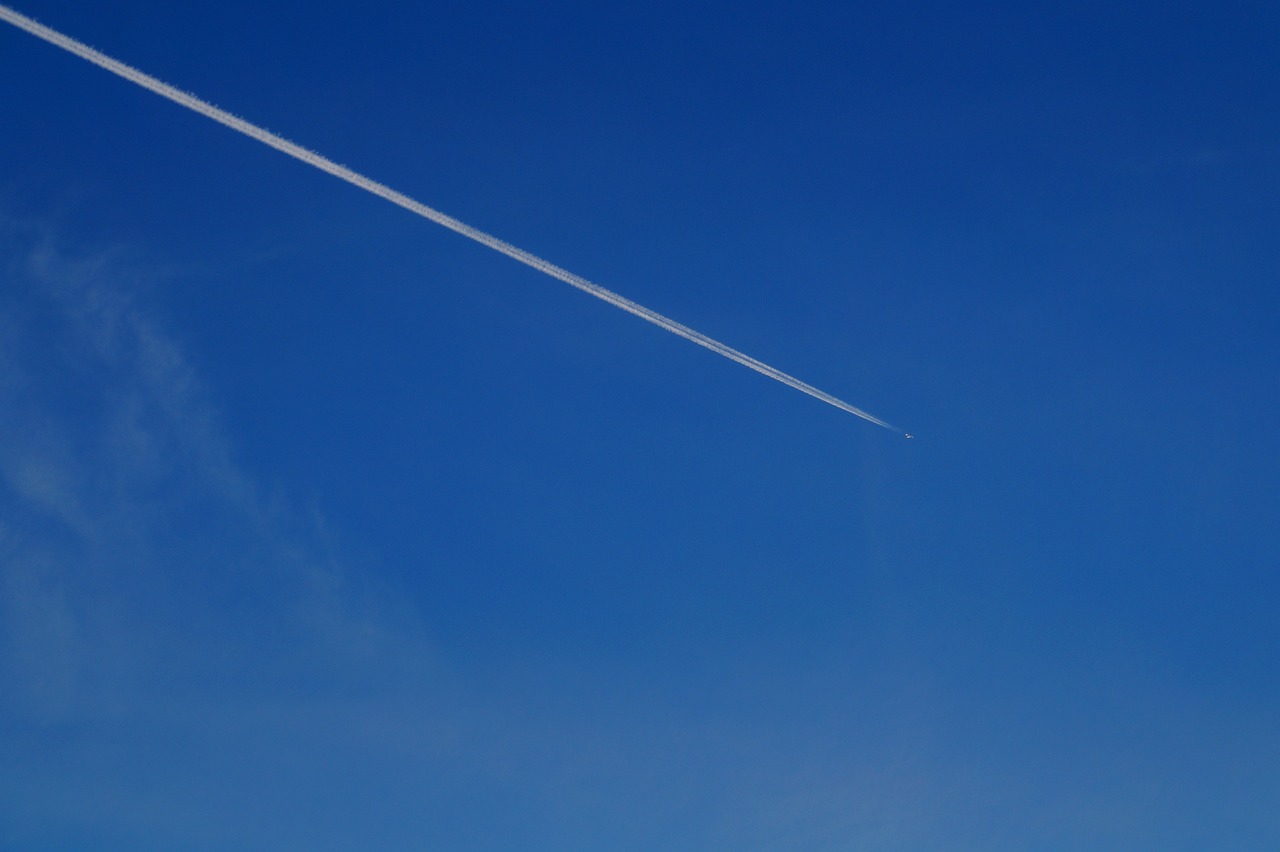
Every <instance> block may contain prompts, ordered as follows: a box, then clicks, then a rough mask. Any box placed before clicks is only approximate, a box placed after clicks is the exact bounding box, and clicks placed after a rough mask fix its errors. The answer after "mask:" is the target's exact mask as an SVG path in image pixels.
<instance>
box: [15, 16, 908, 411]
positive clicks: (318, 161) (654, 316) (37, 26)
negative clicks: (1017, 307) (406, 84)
mask: <svg viewBox="0 0 1280 852" xmlns="http://www.w3.org/2000/svg"><path fill="white" fill-rule="evenodd" d="M0 19H3V20H5V21H8V22H9V23H11V24H13V25H14V26H15V27H18V28H20V29H23V30H26V31H27V32H29V33H31V34H32V35H33V36H36V37H37V38H42V39H44V40H45V41H47V42H49V43H50V44H53V45H56V46H58V47H60V48H62V49H63V50H66V51H68V52H70V53H74V54H75V55H76V56H79V57H80V58H81V59H87V60H88V61H90V62H92V63H93V64H94V65H97V66H99V67H101V68H105V69H107V70H108V71H110V72H111V73H112V74H117V75H119V76H121V77H123V78H125V79H126V80H129V81H131V82H133V83H137V84H138V85H139V86H141V87H142V88H144V89H148V90H150V91H152V92H155V93H156V94H157V95H160V96H161V97H165V98H168V99H169V100H171V101H173V102H174V103H177V104H181V105H182V106H184V107H186V108H187V109H189V110H192V111H194V112H198V113H200V114H201V115H203V116H207V117H209V118H212V119H213V120H214V121H216V122H218V123H219V124H225V125H226V126H227V127H230V128H231V129H232V130H236V131H238V132H240V133H243V134H244V135H245V136H248V137H250V138H253V139H257V140H258V141H259V142H261V143H263V144H264V145H270V146H271V147H272V148H275V149H276V150H277V151H282V152H284V153H285V154H288V155H289V156H290V157H293V158H295V159H298V160H301V161H302V162H304V163H308V164H309V165H312V166H315V167H316V168H317V169H320V170H321V171H325V172H328V173H329V174H331V175H333V176H334V177H338V178H342V179H343V180H345V181H346V182H347V183H351V184H354V185H356V186H358V187H360V188H361V189H363V190H366V191H368V192H371V193H373V194H374V195H376V196H378V197H380V198H385V199H386V200H387V201H390V202H391V203H392V204H398V205H399V206H401V207H403V208H405V209H406V210H409V211H412V212H413V213H417V214H418V215H419V216H422V217H423V218H425V219H430V220H431V221H432V222H435V223H436V224H439V225H443V226H445V227H446V228H448V229H449V230H451V231H456V232H458V233H459V234H462V235H463V236H464V237H467V238H469V239H472V240H475V241H476V242H478V243H480V244H481V245H485V246H488V247H489V248H491V249H493V250H494V251H500V252H502V253H503V254H505V255H507V256H508V257H511V258H514V259H516V260H518V261H520V262H521V263H523V264H526V265H527V266H531V267H533V268H534V269H537V270H539V271H541V272H545V273H546V274H547V275H550V276H551V277H552V278H558V279H560V280H561V281H563V282H565V283H566V284H572V285H573V286H574V287H577V288H578V289H579V290H582V291H584V292H587V293H590V294H591V295H592V296H595V297H596V298H597V299H603V300H604V301H606V302H608V303H609V304H611V305H613V306H614V307H618V308H622V310H624V311H627V312H628V313H631V314H635V315H636V316H638V317H640V318H641V319H643V320H648V321H649V322H651V323H653V324H654V325H656V326H658V327H660V328H665V329H666V330H667V331H669V332H671V333H672V334H678V335H680V336H681V337H683V338H685V339H686V340H691V341H693V342H694V343H696V344H698V345H699V346H705V347H706V348H707V349H710V350H711V351H712V352H716V353H719V354H720V355H723V356H724V357H726V358H729V359H731V360H733V361H737V362H738V363H739V364H742V365H743V366H745V367H750V368H751V369H753V370H755V371H756V372H757V373H763V374H764V375H766V376H768V377H769V378H771V379H776V380H778V381H780V382H782V383H783V384H784V385H789V386H791V387H793V388H795V389H796V390H799V391H804V392H805V393H807V394H809V395H810V396H813V397H817V398H818V399H820V400H822V401H823V402H826V403H829V404H831V405H834V406H835V407H836V408H839V409H843V410H844V411H847V412H849V413H850V414H856V415H857V416H858V417H861V418H862V419H864V420H870V421H871V422H872V423H875V424H877V425H879V426H883V427H884V428H886V429H890V430H892V431H894V432H901V431H902V430H900V429H898V428H897V427H896V426H891V425H889V424H888V423H886V422H885V421H883V420H881V419H880V418H878V417H875V416H873V415H871V414H868V413H867V412H865V411H863V410H862V409H861V408H857V407H855V406H852V405H850V404H849V403H847V402H845V401H844V400H842V399H837V398H836V397H834V396H832V395H831V394H829V393H826V392H825V391H820V390H818V389H817V388H815V387H814V386H813V385H810V384H808V383H806V382H802V381H800V380H799V379H797V378H795V377H794V376H789V375H787V374H786V373H784V372H782V371H781V370H779V369H777V368H775V367H770V366H769V365H768V364H765V363H764V362H762V361H757V360H756V359H755V358H752V357H751V356H750V355H747V354H745V353H743V352H739V351H738V350H737V349H734V348H733V347H731V346H727V345H726V344H724V343H721V342H720V341H718V340H713V339H712V338H710V337H707V336H706V335H705V334H702V333H701V332H698V331H694V330H693V329H691V328H689V327H688V326H686V325H683V324H681V323H678V322H676V321H675V320H673V319H668V318H667V317H664V316H663V315H662V314H660V313H658V312H657V311H652V310H650V309H649V308H646V307H644V306H643V305H638V304H636V303H635V302H633V301H631V300H630V299H628V298H626V297H624V296H619V295H618V294H617V293H615V292H613V291H612V290H607V289H605V288H604V287H601V286H600V285H599V284H594V283H592V282H591V281H588V280H587V279H585V278H583V277H581V276H579V275H574V274H573V273H572V272H569V271H568V270H567V269H561V268H560V267H559V266H556V265H555V264H553V263H550V262H549V261H546V260H543V259H542V258H540V257H537V256H536V255H532V254H529V252H527V251H525V250H524V249H520V248H516V247H515V246H513V245H511V244H510V243H508V242H505V241H503V240H500V239H498V238H497V237H495V236H493V235H491V234H486V233H485V232H484V231H481V230H479V229H477V228H473V227H471V226H470V225H468V224H466V223H464V222H459V221H458V220H457V219H455V218H453V217H452V216H448V215H446V214H444V213H441V212H440V211H439V210H435V209H433V208H431V207H428V206H427V205H425V204H423V203H421V202H419V201H414V200H413V199H412V198H410V197H409V196H407V195H404V194H402V193H399V192H396V191H395V190H394V189H391V188H390V187H388V186H384V185H383V184H380V183H378V182H377V181H374V180H370V179H369V178H367V177H365V176H364V175H362V174H359V173H357V172H353V171H352V170H351V169H348V168H347V167H346V166H341V165H338V164H337V163H335V162H333V161H332V160H330V159H328V158H326V157H322V156H320V155H319V154H317V153H315V152H314V151H309V150H307V149H306V148H303V147H302V146H301V145H295V144H294V143H292V142H290V141H289V140H288V139H285V138H283V137H281V136H277V135H276V134H274V133H272V132H271V131H269V130H265V129H263V128H261V127H258V126H257V125H256V124H250V123H249V122H247V121H245V120H244V119H242V118H237V117H236V116H234V115H232V114H231V113H229V112H227V111H225V110H221V109H218V108H217V107H216V106H214V105H213V104H211V103H209V102H207V101H203V100H201V99H200V98H197V97H196V96H195V95H191V94H188V93H186V92H183V91H181V90H179V89H175V88H174V87H173V86H170V85H169V84H168V83H162V82H161V81H159V80H157V79H156V78H155V77H152V76H150V75H149V74H144V73H142V72H141V71H139V70H138V69H136V68H132V67H130V66H128V65H125V64H124V63H123V62H119V61H117V60H115V59H112V58H111V57H110V56H107V55H105V54H103V53H99V52H98V51H96V50H94V49H93V48H92V47H89V46H88V45H87V44H83V43H81V42H78V41H76V40H75V39H73V38H71V37H69V36H65V35H63V34H62V33H60V32H58V31H57V30H52V29H50V28H48V27H46V26H44V25H43V24H41V23H39V22H37V21H33V20H32V19H31V18H28V17H26V16H25V15H21V14H19V13H17V12H15V11H14V10H12V9H10V8H9V7H7V6H3V5H0ZM908 437H909V436H908Z"/></svg>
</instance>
